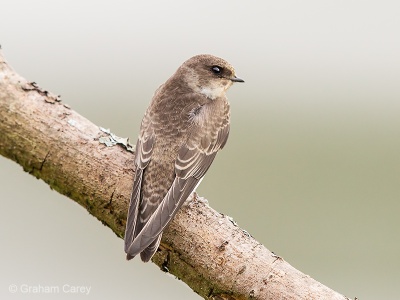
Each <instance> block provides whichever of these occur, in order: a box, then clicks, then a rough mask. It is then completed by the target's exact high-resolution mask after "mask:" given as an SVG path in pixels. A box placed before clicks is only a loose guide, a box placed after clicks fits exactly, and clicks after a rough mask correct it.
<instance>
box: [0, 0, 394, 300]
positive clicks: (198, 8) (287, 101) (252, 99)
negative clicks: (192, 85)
mask: <svg viewBox="0 0 400 300" xmlns="http://www.w3.org/2000/svg"><path fill="white" fill-rule="evenodd" d="M399 16H400V4H399V2H398V1H352V0H347V1H321V0H318V1H317V0H315V1H294V0H293V1H287V0H283V1H263V2H261V1H259V2H255V1H196V2H189V1H140V2H136V1H121V0H115V1H71V0H69V1H16V0H12V1H11V0H3V1H2V2H1V4H0V44H1V45H2V47H3V53H4V54H5V57H6V59H7V60H8V62H9V63H10V64H11V65H12V66H13V67H14V69H15V70H16V71H17V72H18V73H19V74H21V75H22V76H24V77H25V78H27V79H28V80H32V81H36V82H37V83H38V84H39V85H40V86H42V87H43V88H45V89H48V90H50V91H52V92H54V93H56V94H61V95H62V99H63V101H64V102H65V103H68V104H69V105H70V106H71V107H72V108H73V109H75V110H76V111H78V112H79V113H81V114H82V115H84V116H86V117H87V118H88V119H90V120H91V121H93V122H94V123H96V124H98V125H101V126H103V127H106V128H111V130H112V131H113V132H114V133H116V134H118V135H120V136H129V137H130V138H131V139H132V140H135V139H136V136H137V133H138V129H139V124H140V120H141V117H142V115H143V113H144V111H145V109H146V107H147V105H148V103H149V101H150V98H151V96H152V94H153V91H154V90H155V89H156V88H157V87H158V85H159V84H161V83H162V82H164V81H165V80H166V79H167V78H168V77H169V76H170V75H171V74H172V73H173V72H174V71H175V70H176V68H177V67H178V66H179V65H180V64H181V63H182V62H183V61H184V60H186V59H187V58H189V57H191V56H193V55H195V54H199V53H212V54H215V55H217V56H221V57H223V58H225V59H226V60H228V61H229V62H231V63H232V64H233V65H234V66H235V68H236V70H237V74H238V76H240V77H242V78H244V79H245V80H246V83H245V84H240V85H239V84H237V85H235V86H233V87H232V88H231V90H230V91H229V94H228V96H229V99H230V102H231V108H232V129H231V135H230V139H229V141H228V144H227V146H226V148H225V149H224V150H223V151H222V152H221V153H220V154H219V155H218V157H217V159H216V161H215V163H214V164H213V166H212V168H211V170H210V171H209V173H208V174H207V176H206V178H205V180H204V181H203V183H202V185H201V188H200V189H199V193H200V194H201V195H202V196H205V197H207V198H208V199H209V201H210V203H211V205H212V206H213V207H214V208H216V209H217V210H219V211H220V212H223V213H225V214H228V215H230V216H232V217H233V218H234V219H235V220H236V221H237V222H238V223H239V225H240V226H241V227H243V228H245V229H246V230H248V231H249V232H250V233H251V234H252V235H253V236H254V237H255V238H257V239H258V240H259V241H261V242H262V243H263V244H264V245H266V246H267V248H269V249H270V250H272V251H274V252H275V253H277V254H279V255H281V256H282V257H283V258H284V259H285V260H287V261H288V262H289V263H291V264H292V265H293V266H295V267H296V268H298V269H300V270H301V271H303V272H304V273H306V274H309V275H310V276H312V277H314V278H315V279H317V280H319V281H320V282H322V283H324V284H326V285H328V286H329V287H331V288H333V289H335V290H337V291H339V292H341V293H343V294H345V295H347V296H349V297H353V298H354V297H355V296H357V297H358V298H359V299H363V300H367V299H378V298H379V299H399V297H400V295H399V292H398V285H399V283H400V258H399V253H400V234H399V226H400V221H399V212H400V201H399V199H400V184H399V183H400V156H399V155H400V139H399V137H400V118H399V112H400V84H399V82H400V21H399V20H400V18H399ZM0 184H1V194H0V197H1V204H2V208H1V210H0V211H1V217H0V222H1V223H0V224H1V225H0V234H1V241H2V246H1V250H0V251H1V256H0V260H1V271H0V298H1V299H45V298H46V299H110V298H112V299H123V298H124V299H159V298H161V297H162V298H163V299H199V297H198V296H197V295H196V294H195V293H193V292H192V291H191V290H190V289H189V288H187V287H186V286H185V285H184V284H182V283H181V282H180V281H178V280H175V279H174V278H173V277H172V276H169V275H166V274H164V273H162V272H159V271H158V270H157V267H155V266H154V265H152V264H143V263H141V262H140V261H139V260H138V259H135V260H133V261H131V262H129V263H128V262H126V261H125V256H124V253H123V242H122V240H121V239H119V238H117V237H116V236H115V235H114V234H113V233H112V232H111V231H110V230H109V229H108V228H106V227H104V226H102V225H101V223H100V222H99V221H97V220H96V219H95V218H93V217H91V216H90V215H89V214H88V213H87V212H86V211H85V210H84V209H83V208H82V207H80V206H79V205H77V204H75V203H74V202H73V201H71V200H69V199H68V198H66V197H63V196H60V195H59V194H57V193H56V192H54V191H51V190H50V189H49V187H48V186H47V185H45V184H44V183H43V182H42V181H39V180H36V179H35V178H33V177H32V176H30V175H28V174H26V173H24V172H23V171H22V169H21V167H20V166H18V165H17V164H15V163H13V162H11V161H9V160H6V159H4V158H2V157H0ZM11 284H15V285H16V286H17V287H18V288H19V290H18V291H17V293H16V294H12V293H10V292H9V286H10V285H11ZM23 284H26V285H30V286H35V285H42V286H59V287H60V288H62V286H63V285H64V284H70V285H84V286H91V292H90V294H89V295H87V296H86V295H80V294H71V293H63V292H62V291H60V293H58V294H55V295H54V294H53V295H44V294H34V293H22V292H21V290H20V287H21V285H23Z"/></svg>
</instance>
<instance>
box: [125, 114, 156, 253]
mask: <svg viewBox="0 0 400 300" xmlns="http://www.w3.org/2000/svg"><path fill="white" fill-rule="evenodd" d="M154 143H155V136H154V132H153V130H152V128H151V124H150V122H149V120H148V119H147V118H146V117H145V118H144V119H143V122H142V130H141V134H140V136H139V138H138V140H137V142H136V150H135V166H136V170H135V180H134V183H133V191H132V195H131V200H130V204H129V210H128V218H127V224H126V228H125V238H124V240H125V252H126V253H128V252H127V251H128V248H129V246H130V245H131V244H132V242H133V240H134V238H135V236H134V235H135V229H136V225H137V220H138V213H139V206H140V197H141V188H142V179H143V172H144V169H145V168H146V167H147V165H148V164H149V162H150V159H151V155H152V152H153V147H154Z"/></svg>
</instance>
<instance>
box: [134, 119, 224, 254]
mask: <svg viewBox="0 0 400 300" xmlns="http://www.w3.org/2000/svg"><path fill="white" fill-rule="evenodd" d="M212 131H214V132H209V131H208V130H204V128H196V127H195V128H193V130H192V132H191V134H190V136H189V139H188V141H187V142H186V143H185V144H184V145H183V146H182V147H181V149H180V150H179V152H178V157H177V159H176V162H175V173H176V177H175V180H174V182H173V183H172V186H171V188H170V189H169V190H168V192H167V194H166V195H165V197H164V199H163V200H162V201H161V203H160V205H159V206H158V208H157V209H156V210H155V212H154V213H153V215H152V216H151V217H150V219H149V220H148V222H147V223H146V224H145V225H144V226H143V228H142V230H141V231H140V232H139V234H138V235H137V236H136V237H135V238H134V240H133V241H131V243H130V245H128V248H127V249H126V251H127V253H128V256H135V255H137V254H139V253H140V252H142V251H143V250H144V249H146V248H147V247H148V246H149V245H153V243H154V241H156V240H157V239H159V236H160V234H161V233H162V231H163V230H164V228H165V227H166V226H167V225H168V223H169V222H170V221H171V220H172V218H173V217H174V216H175V214H176V213H177V212H178V210H179V208H180V207H181V206H182V204H183V203H184V202H185V200H186V199H187V198H188V197H189V195H190V194H191V193H192V192H193V190H194V189H195V188H196V186H197V185H198V184H199V182H200V180H201V179H202V178H203V176H204V174H205V173H206V172H207V170H208V168H209V167H210V165H211V163H212V161H213V160H214V158H215V155H216V154H217V152H218V150H219V149H221V148H222V147H223V146H224V145H225V143H226V141H227V138H228V135H229V121H228V120H224V121H221V123H220V124H219V126H218V127H216V128H212ZM156 250H157V249H154V252H155V251H156ZM154 252H153V253H154ZM153 253H152V254H153ZM152 254H151V255H150V254H149V255H150V257H148V259H150V258H151V256H152ZM142 259H144V257H142Z"/></svg>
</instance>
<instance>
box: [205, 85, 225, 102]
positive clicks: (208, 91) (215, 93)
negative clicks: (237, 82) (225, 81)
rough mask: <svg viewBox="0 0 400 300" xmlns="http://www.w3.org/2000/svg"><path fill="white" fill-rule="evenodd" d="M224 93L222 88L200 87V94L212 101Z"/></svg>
mask: <svg viewBox="0 0 400 300" xmlns="http://www.w3.org/2000/svg"><path fill="white" fill-rule="evenodd" d="M224 91H225V87H224V86H218V87H213V88H209V87H202V88H200V94H203V95H204V96H206V97H207V98H209V99H211V100H214V99H215V98H218V97H219V96H221V94H222V93H223V92H224Z"/></svg>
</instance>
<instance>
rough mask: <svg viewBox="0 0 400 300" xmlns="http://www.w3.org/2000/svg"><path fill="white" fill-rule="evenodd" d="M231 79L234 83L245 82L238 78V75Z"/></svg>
mask: <svg viewBox="0 0 400 300" xmlns="http://www.w3.org/2000/svg"><path fill="white" fill-rule="evenodd" d="M229 79H230V80H231V81H233V82H244V80H243V79H242V78H239V77H236V75H235V76H233V77H231V78H229Z"/></svg>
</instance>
